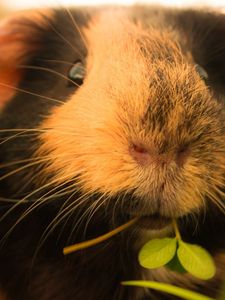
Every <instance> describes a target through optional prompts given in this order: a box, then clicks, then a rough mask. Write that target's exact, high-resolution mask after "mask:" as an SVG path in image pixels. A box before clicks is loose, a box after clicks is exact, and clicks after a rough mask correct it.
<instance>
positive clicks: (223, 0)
mask: <svg viewBox="0 0 225 300" xmlns="http://www.w3.org/2000/svg"><path fill="white" fill-rule="evenodd" d="M0 1H1V4H2V3H3V5H5V6H6V7H9V8H10V9H22V8H28V7H43V6H44V7H46V6H54V7H55V6H63V5H69V6H78V5H98V4H120V5H121V4H123V5H130V4H134V3H138V4H141V3H148V4H162V5H166V6H178V7H182V6H192V7H193V6H195V7H196V6H210V7H220V8H225V0H158V1H157V0H142V1H138V0H137V1H135V0H123V1H121V0H120V1H119V0H114V1H112V0H109V1H107V0H32V1H31V0H0Z"/></svg>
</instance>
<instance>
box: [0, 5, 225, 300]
mask: <svg viewBox="0 0 225 300" xmlns="http://www.w3.org/2000/svg"><path fill="white" fill-rule="evenodd" d="M38 16H39V17H37V15H36V14H35V17H34V16H33V13H29V12H28V13H27V14H25V16H24V15H23V16H20V17H19V21H17V22H16V24H18V22H19V24H22V25H23V26H19V27H18V28H19V29H18V33H17V34H16V39H13V46H11V45H12V44H11V42H10V45H9V43H8V37H9V36H8V37H6V38H4V37H2V39H1V37H0V40H1V41H2V42H1V44H0V48H1V47H2V48H3V49H9V51H8V52H7V50H4V51H6V53H7V54H9V56H10V59H9V60H8V61H9V62H8V61H7V60H6V59H4V60H3V59H2V58H1V59H2V62H1V63H2V64H3V65H6V68H8V69H9V70H10V74H15V76H16V77H15V78H14V77H11V75H10V76H8V77H7V80H6V75H5V74H6V72H4V73H1V74H0V93H1V95H2V96H0V97H1V98H0V101H1V104H2V112H1V114H0V124H1V131H0V132H1V139H2V143H1V144H0V153H1V164H2V165H1V169H0V176H1V178H0V196H1V200H2V203H3V204H2V207H1V210H2V213H1V215H2V218H1V220H0V222H1V223H0V228H1V229H0V234H1V238H2V239H1V241H2V247H1V251H0V263H1V270H2V271H1V272H0V283H1V285H2V290H3V291H4V293H5V294H6V295H7V298H8V299H9V300H20V299H21V300H31V299H32V300H35V299H38V300H50V299H57V300H60V299H63V300H65V299H68V300H69V299H76V300H81V299H90V300H96V299H107V300H124V299H129V300H147V299H148V300H150V299H155V297H157V299H172V298H171V296H167V295H164V294H158V295H157V296H156V295H155V293H154V292H152V291H151V292H150V291H146V290H144V289H140V288H139V289H136V288H125V287H122V286H121V285H120V282H121V281H122V280H128V279H141V278H148V279H152V280H157V281H164V282H170V283H176V284H177V285H180V286H186V287H189V288H192V289H194V290H199V291H201V292H204V293H207V294H209V295H211V296H214V297H216V295H217V294H218V291H219V288H220V284H221V280H222V279H223V277H224V276H225V274H224V273H225V266H224V263H225V258H224V253H225V242H224V230H225V217H224V181H225V177H224V172H225V155H224V154H225V135H224V133H225V127H224V124H225V122H224V121H225V111H224V100H223V99H224V98H223V94H224V84H225V83H224V77H223V74H224V65H223V64H224V58H225V50H224V49H225V44H224V42H223V41H222V39H221V37H222V36H223V34H225V17H224V16H223V15H221V14H218V13H216V12H206V11H205V12H201V11H191V10H187V11H183V10H177V11H176V10H168V9H162V8H155V7H132V8H115V9H113V8H108V9H107V8H98V9H94V8H93V9H82V10H71V11H69V10H56V11H50V12H49V11H48V12H41V13H39V14H38ZM12 20H14V21H13V22H12V23H11V22H6V23H5V24H6V27H7V30H8V32H10V39H11V33H12V28H14V27H13V26H12V25H11V24H15V20H18V19H17V18H16V19H15V18H13V19H12ZM40 20H41V21H40ZM0 28H1V27H0ZM2 28H4V23H3V26H2ZM4 32H5V31H4ZM205 32H206V33H205ZM0 33H1V29H0ZM6 33H7V31H6ZM24 36H25V37H26V38H24ZM21 37H22V38H21ZM28 41H29V42H28ZM7 47H8V48H7ZM11 49H18V51H16V52H14V51H11ZM19 53H21V56H20V55H19V56H18V54H19ZM21 57H22V59H21ZM76 61H82V62H83V63H84V64H85V66H86V76H85V79H84V83H83V85H81V86H80V87H78V86H77V85H76V84H74V85H72V86H71V82H70V84H69V79H68V78H67V76H68V72H69V69H70V68H71V66H72V65H73V64H74V62H76ZM196 64H200V65H201V66H202V67H204V68H205V70H206V71H207V72H208V75H209V81H208V82H205V81H204V80H203V79H202V78H201V76H200V74H199V73H198V72H197V70H196ZM17 74H19V75H18V76H17ZM9 79H10V80H9ZM5 89H6V90H5ZM137 149H139V150H137ZM140 149H141V150H140ZM142 151H144V153H145V154H146V156H143V155H142V154H140V153H139V152H142ZM139 157H141V159H139ZM10 201H11V202H10ZM151 215H154V216H156V215H157V216H158V218H159V221H160V219H161V218H172V217H176V218H178V221H179V225H180V228H181V232H182V236H183V237H184V239H185V240H187V241H190V242H194V243H198V244H201V245H203V246H204V247H206V248H207V249H208V250H209V251H210V252H211V253H212V254H213V255H214V257H215V260H216V263H217V274H216V276H215V278H213V279H212V280H210V281H208V282H202V281H200V280H197V279H195V278H194V277H192V276H190V275H177V274H175V273H172V272H170V271H168V270H166V269H163V268H161V269H160V270H156V271H152V272H150V271H146V270H143V269H142V268H141V267H139V266H138V262H137V259H136V258H137V252H138V249H139V248H140V246H141V244H143V243H144V241H145V240H148V239H149V237H151V236H153V234H154V235H156V236H157V235H159V234H164V233H163V231H161V230H155V225H154V224H153V223H154V222H152V226H151V223H150V224H149V226H148V228H145V229H143V228H141V226H140V225H137V226H134V227H133V228H131V229H129V230H127V231H126V232H124V233H122V234H120V235H118V236H116V237H115V238H113V239H111V240H110V241H108V242H106V243H104V244H102V245H97V246H96V247H94V248H93V249H88V250H85V251H81V252H79V253H75V254H73V255H70V256H68V257H64V256H63V254H62V249H63V247H64V246H65V245H67V244H70V243H72V242H78V241H81V240H85V239H88V238H92V237H94V236H97V235H100V234H102V233H104V232H106V231H108V230H110V229H112V228H113V227H115V226H117V225H119V224H121V223H123V222H125V221H126V220H128V219H130V218H132V217H133V216H140V217H141V216H149V218H150V219H151ZM156 227H157V226H156ZM153 228H154V230H153ZM165 232H166V233H165V234H170V235H171V234H173V233H172V231H171V228H170V227H168V228H167V230H165ZM13 274H14V276H12V275H13ZM18 278H19V280H18Z"/></svg>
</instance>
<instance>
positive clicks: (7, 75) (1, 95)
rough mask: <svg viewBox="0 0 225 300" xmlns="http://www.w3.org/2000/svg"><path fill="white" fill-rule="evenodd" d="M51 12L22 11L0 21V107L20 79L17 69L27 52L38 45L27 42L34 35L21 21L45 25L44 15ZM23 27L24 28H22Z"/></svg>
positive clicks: (9, 96)
mask: <svg viewBox="0 0 225 300" xmlns="http://www.w3.org/2000/svg"><path fill="white" fill-rule="evenodd" d="M51 14H52V12H50V11H48V10H41V11H29V10H28V11H23V12H19V13H15V14H14V15H12V16H10V17H8V18H6V19H4V20H3V21H1V22H0V53H1V58H0V84H1V85H0V109H1V108H2V107H3V106H4V105H5V103H7V102H8V101H9V100H10V99H11V98H12V96H13V95H14V94H15V92H16V91H15V87H17V86H18V84H19V82H20V80H21V79H22V76H23V72H22V71H21V70H19V69H18V66H19V65H20V64H22V63H23V62H24V61H25V59H26V55H28V53H31V52H32V51H35V50H37V48H38V47H39V45H37V44H32V43H28V41H29V37H30V36H32V35H34V34H35V33H34V32H33V29H32V28H29V27H28V28H26V27H25V26H24V25H23V21H27V20H30V21H32V22H37V24H39V25H40V26H46V20H45V17H44V16H46V17H51ZM23 27H24V28H23Z"/></svg>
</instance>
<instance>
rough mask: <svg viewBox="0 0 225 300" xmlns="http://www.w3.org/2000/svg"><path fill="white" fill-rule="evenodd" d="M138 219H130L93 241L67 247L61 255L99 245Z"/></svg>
mask: <svg viewBox="0 0 225 300" xmlns="http://www.w3.org/2000/svg"><path fill="white" fill-rule="evenodd" d="M138 219H139V218H134V219H132V220H131V221H129V222H127V223H126V224H123V225H121V226H119V227H117V228H115V229H113V230H112V231H110V232H107V233H106V234H103V235H101V236H99V237H97V238H95V239H92V240H88V241H85V242H81V243H77V244H74V245H71V246H68V247H65V248H64V249H63V254H64V255H66V254H70V253H72V252H75V251H78V250H81V249H85V248H88V247H91V246H94V245H96V244H98V243H101V242H103V241H105V240H107V239H109V238H111V237H112V236H114V235H116V234H117V233H119V232H121V231H123V230H125V229H127V228H128V227H130V226H131V225H133V224H134V223H135V222H137V221H138Z"/></svg>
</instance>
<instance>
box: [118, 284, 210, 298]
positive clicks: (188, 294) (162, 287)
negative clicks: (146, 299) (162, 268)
mask: <svg viewBox="0 0 225 300" xmlns="http://www.w3.org/2000/svg"><path fill="white" fill-rule="evenodd" d="M122 285H130V286H140V287H147V288H151V289H153V290H156V291H161V292H166V293H168V294H171V295H174V296H178V297H181V298H182V299H186V300H215V299H213V298H210V297H207V296H205V295H202V294H199V293H196V292H192V291H190V290H186V289H183V288H180V287H177V286H173V285H170V284H166V283H161V282H155V281H144V280H136V281H125V282H122Z"/></svg>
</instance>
